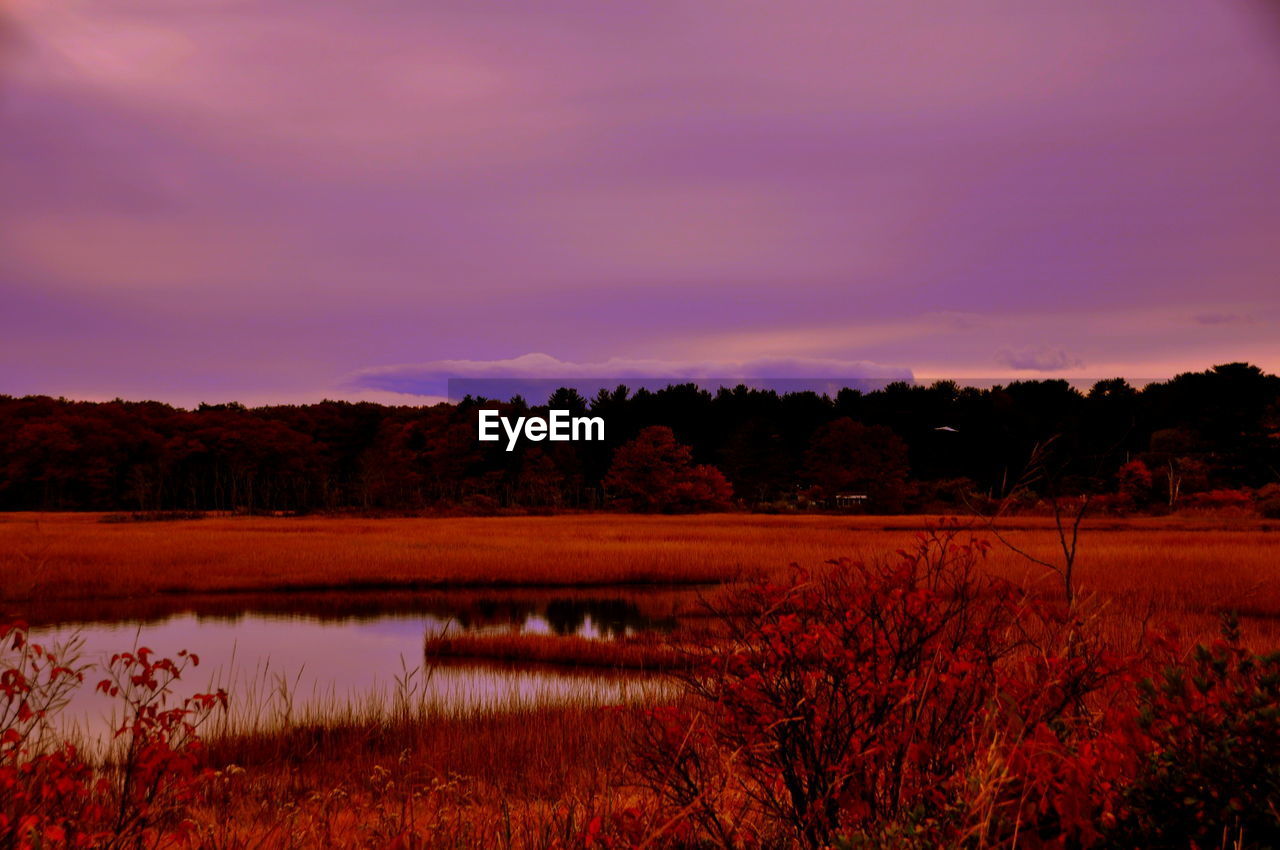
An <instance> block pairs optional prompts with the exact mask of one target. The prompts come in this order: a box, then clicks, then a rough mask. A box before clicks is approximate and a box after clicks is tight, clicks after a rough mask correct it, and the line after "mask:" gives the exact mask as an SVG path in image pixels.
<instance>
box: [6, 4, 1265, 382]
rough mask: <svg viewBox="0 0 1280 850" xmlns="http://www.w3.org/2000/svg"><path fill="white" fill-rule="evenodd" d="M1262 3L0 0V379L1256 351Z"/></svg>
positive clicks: (1260, 343) (1121, 362) (1128, 363)
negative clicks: (0, 24) (1, 23)
mask: <svg viewBox="0 0 1280 850" xmlns="http://www.w3.org/2000/svg"><path fill="white" fill-rule="evenodd" d="M1266 2H1267V0H1118V2H1089V1H1087V0H938V2H933V3H894V2H887V1H886V2H879V0H877V2H859V0H838V2H823V0H804V2H798V3H779V2H770V3H762V2H749V0H646V2H643V3H639V2H633V3H624V2H616V3H615V2H601V0H539V2H523V3H511V2H483V1H482V0H363V2H353V0H341V2H337V0H0V14H6V15H7V19H6V20H5V22H4V26H3V33H4V34H5V35H3V36H0V392H7V393H15V394H24V393H37V392H40V393H51V394H65V395H69V396H74V397H86V398H110V397H113V396H117V395H120V396H124V397H127V398H159V399H162V400H167V401H173V402H177V403H181V404H192V403H194V402H198V401H201V400H207V401H222V400H227V399H232V398H234V399H239V400H241V401H245V402H247V403H262V402H268V401H306V400H315V399H319V398H321V397H325V396H328V397H345V398H372V399H378V400H389V399H394V398H406V397H402V396H397V395H396V394H395V393H394V392H391V390H401V391H406V392H413V391H418V392H428V391H430V386H429V384H430V380H432V379H434V376H436V375H438V374H440V373H443V372H448V371H455V372H461V373H465V374H473V375H487V374H505V373H516V374H530V375H546V376H549V377H559V376H561V375H581V374H633V373H637V372H638V371H643V370H644V369H646V368H648V367H650V366H653V368H654V369H655V370H656V373H658V374H679V373H680V372H681V371H683V370H688V371H691V372H696V373H698V374H704V375H708V374H710V375H721V376H730V375H735V374H750V373H752V372H756V373H759V372H771V371H773V372H778V373H779V374H804V373H806V372H808V373H811V374H823V375H826V374H840V373H844V374H849V375H858V374H860V375H867V374H898V373H902V372H906V371H909V372H911V373H914V374H915V375H917V376H922V377H931V376H939V375H947V376H958V377H966V376H1000V375H1024V376H1043V375H1063V376H1080V375H1084V376H1095V377H1104V376H1109V375H1113V374H1122V375H1128V376H1132V377H1159V376H1164V375H1168V374H1172V373H1173V372H1175V371H1178V370H1183V369H1192V368H1196V369H1198V368H1203V367H1205V366H1207V365H1209V364H1211V363H1214V362H1224V361H1228V360H1237V359H1247V360H1251V361H1253V362H1255V363H1258V364H1259V365H1261V366H1263V367H1265V368H1267V369H1269V370H1273V371H1276V370H1280V332H1278V331H1280V14H1277V13H1276V10H1275V8H1274V7H1268V6H1267V5H1266ZM530 355H537V356H530ZM512 360H514V361H515V362H514V363H512V362H507V361H512ZM441 361H465V362H463V363H443V362H441ZM655 361H656V365H655V364H654V362H655ZM406 400H412V399H406Z"/></svg>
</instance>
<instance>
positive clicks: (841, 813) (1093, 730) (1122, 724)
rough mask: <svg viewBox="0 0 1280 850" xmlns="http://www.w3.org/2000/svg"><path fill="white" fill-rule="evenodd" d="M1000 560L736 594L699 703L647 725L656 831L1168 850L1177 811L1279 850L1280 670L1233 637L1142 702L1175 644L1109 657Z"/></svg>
mask: <svg viewBox="0 0 1280 850" xmlns="http://www.w3.org/2000/svg"><path fill="white" fill-rule="evenodd" d="M985 548H986V547H985V544H984V543H982V542H981V541H977V540H971V539H962V538H961V537H960V535H959V533H958V531H957V530H956V529H955V528H954V527H944V528H942V529H939V530H936V531H934V532H932V533H930V534H926V535H922V536H921V539H920V540H919V543H918V546H917V548H916V549H914V550H913V551H910V552H902V553H900V557H899V559H898V560H897V561H896V562H893V563H890V564H860V563H851V562H848V561H838V562H833V564H832V566H831V567H830V568H829V569H828V570H826V571H824V572H822V573H820V574H815V575H810V574H807V573H805V572H803V571H801V570H798V569H797V570H796V571H795V573H794V575H793V577H792V579H791V580H790V581H789V582H786V583H784V584H760V585H756V586H754V587H751V588H749V589H747V590H745V591H743V592H742V593H740V594H739V595H738V596H737V597H736V598H735V599H734V600H733V603H732V604H731V605H729V606H726V607H725V608H724V609H723V610H721V611H719V612H718V613H719V614H720V616H721V620H722V624H723V625H724V628H725V629H726V630H727V632H728V633H729V639H728V640H727V642H726V644H725V645H724V646H722V647H717V649H718V650H719V651H716V652H714V653H704V654H703V655H702V656H700V657H701V664H700V665H699V666H698V668H697V669H696V670H695V672H694V673H692V674H690V675H688V676H684V677H683V678H682V684H683V691H684V699H683V700H681V701H680V702H679V703H678V704H677V705H675V706H670V707H665V708H662V709H658V710H654V711H651V712H648V713H647V715H646V716H645V718H644V723H643V727H642V728H643V733H642V734H641V736H640V739H639V740H638V741H637V744H636V764H637V770H638V778H639V780H640V781H641V782H642V783H643V784H645V785H647V786H648V787H650V788H652V789H653V790H654V791H656V792H657V793H658V795H659V796H660V798H661V799H662V800H663V802H664V810H663V811H662V812H660V813H658V814H657V815H656V817H655V820H654V821H652V822H651V824H650V828H651V829H659V830H662V831H663V833H664V834H667V835H670V834H671V832H672V830H674V829H675V828H676V826H677V825H681V826H682V828H684V829H686V830H692V831H693V833H694V834H696V835H697V836H699V840H700V841H703V842H705V843H708V844H712V845H716V846H724V847H750V846H761V847H763V846H778V845H782V846H791V845H798V846H802V847H809V848H820V847H828V846H843V843H850V844H852V845H854V846H863V844H864V843H869V844H871V845H874V846H880V845H881V844H882V843H884V842H887V841H890V840H892V841H901V842H904V843H911V842H912V841H914V842H917V843H918V844H919V845H920V846H939V845H942V844H947V845H966V844H976V845H977V846H1018V847H1032V848H1063V850H1065V848H1087V847H1095V846H1101V845H1104V844H1114V843H1116V842H1119V843H1120V845H1121V846H1166V845H1163V844H1159V840H1160V839H1161V837H1162V836H1166V835H1167V836H1170V837H1172V838H1176V835H1177V831H1176V830H1173V829H1164V830H1162V828H1161V827H1160V826H1159V823H1160V822H1161V819H1162V818H1165V819H1167V818H1168V817H1169V816H1168V815H1167V811H1168V810H1170V809H1176V808H1177V807H1178V806H1179V805H1183V807H1184V808H1186V807H1188V806H1190V808H1186V810H1187V811H1188V812H1189V814H1187V816H1186V817H1187V819H1189V820H1190V822H1191V826H1194V827H1195V829H1191V826H1188V825H1186V824H1183V825H1181V826H1179V827H1178V829H1180V830H1181V831H1182V833H1183V834H1184V835H1190V834H1203V836H1204V837H1205V838H1206V840H1208V839H1209V838H1211V837H1212V836H1214V835H1217V836H1219V838H1220V837H1221V835H1222V834H1223V830H1224V828H1225V829H1228V830H1230V829H1233V828H1234V829H1235V832H1234V833H1232V834H1235V835H1237V836H1238V835H1239V834H1240V833H1241V832H1243V833H1244V834H1245V838H1246V840H1245V841H1244V843H1243V845H1242V846H1270V845H1269V843H1268V842H1270V840H1271V839H1272V838H1280V833H1277V832H1276V829H1277V823H1280V820H1278V819H1277V817H1276V810H1275V802H1276V800H1277V799H1280V767H1273V766H1274V765H1277V764H1280V750H1277V747H1278V746H1280V743H1277V742H1280V655H1277V656H1275V657H1271V658H1267V659H1261V658H1258V657H1255V656H1251V655H1250V654H1248V653H1246V652H1245V651H1243V650H1241V649H1240V648H1239V643H1238V641H1234V642H1232V641H1230V640H1229V641H1228V642H1227V643H1225V644H1223V645H1222V646H1219V647H1215V648H1211V649H1200V650H1198V651H1197V654H1196V655H1195V668H1194V672H1192V673H1182V672H1178V670H1179V669H1180V668H1177V667H1173V668H1169V670H1171V671H1173V672H1166V673H1164V674H1163V675H1164V676H1165V677H1166V679H1167V681H1168V682H1171V683H1176V686H1175V685H1174V684H1166V686H1163V687H1156V686H1153V685H1146V686H1145V687H1142V688H1140V687H1139V680H1140V676H1141V673H1142V671H1143V670H1150V669H1154V668H1153V659H1154V656H1155V653H1156V651H1157V650H1159V651H1161V652H1165V653H1169V652H1172V651H1173V650H1172V648H1171V644H1170V643H1169V642H1167V641H1164V640H1162V639H1159V640H1158V639H1153V640H1152V641H1150V642H1149V645H1148V648H1147V649H1146V650H1145V651H1144V652H1143V654H1141V655H1131V656H1117V655H1115V654H1114V653H1112V652H1111V651H1109V650H1108V649H1107V647H1106V646H1105V644H1104V642H1103V640H1102V639H1101V636H1100V634H1099V630H1098V629H1097V628H1096V623H1095V622H1094V621H1093V620H1092V619H1091V618H1089V617H1086V616H1083V615H1082V614H1081V613H1080V607H1079V606H1076V607H1075V608H1064V607H1061V606H1057V605H1051V604H1045V603H1044V602H1043V601H1042V600H1038V599H1036V598H1034V597H1032V596H1030V595H1028V594H1027V593H1025V592H1023V591H1022V590H1020V589H1018V588H1016V587H1013V586H1011V585H1009V584H1007V583H1005V582H1002V581H999V580H995V579H992V578H989V577H986V576H984V575H983V574H981V573H980V572H979V571H978V570H977V569H976V567H977V565H978V563H979V561H980V560H981V558H982V556H983V554H984V552H985ZM1169 677H1172V678H1169ZM1188 681H1189V682H1191V683H1193V684H1194V687H1191V686H1188V685H1187V682H1188ZM1139 697H1141V700H1142V706H1143V710H1142V713H1141V714H1139V712H1138V711H1137V710H1135V708H1134V706H1135V704H1137V703H1138V701H1139ZM1207 754H1211V755H1207ZM1170 777H1176V778H1170ZM1233 777H1234V779H1233ZM1242 777H1243V778H1245V779H1247V787H1246V788H1243V789H1241V788H1234V786H1235V785H1236V784H1237V783H1238V782H1239V781H1240V778H1242ZM1193 803H1194V805H1192V804H1193ZM1250 813H1252V814H1250ZM663 824H665V825H663ZM608 827H609V825H608V824H606V825H605V828H603V832H604V833H607V834H610V835H613V836H614V839H615V840H621V838H623V837H625V836H626V835H627V831H626V830H624V829H623V828H622V827H621V825H619V828H618V830H616V831H611V830H610V829H609V828H608ZM1188 830H1191V831H1189V832H1188ZM1214 830H1217V831H1216V832H1215V831H1214ZM1126 841H1128V842H1129V843H1127V844H1126V843H1125V842H1126ZM1153 842H1154V843H1153ZM1250 842H1253V843H1250ZM1259 842H1260V843H1259ZM597 843H599V840H598V839H597ZM1175 845H1176V840H1175V841H1174V842H1173V843H1171V844H1169V845H1167V846H1175ZM619 846H620V845H619ZM1181 846H1186V843H1185V840H1184V841H1183V844H1182V845H1181ZM1201 846H1204V845H1203V844H1202V845H1201ZM1214 846H1216V845H1214Z"/></svg>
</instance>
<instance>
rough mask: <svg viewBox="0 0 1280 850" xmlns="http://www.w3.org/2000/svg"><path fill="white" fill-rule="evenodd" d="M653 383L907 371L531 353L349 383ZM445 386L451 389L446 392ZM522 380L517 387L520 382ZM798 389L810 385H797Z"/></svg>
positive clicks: (860, 377)
mask: <svg viewBox="0 0 1280 850" xmlns="http://www.w3.org/2000/svg"><path fill="white" fill-rule="evenodd" d="M654 380H656V381H657V382H658V383H659V384H667V383H670V382H673V381H676V382H695V383H696V382H700V381H709V382H715V381H717V380H733V381H742V382H744V383H748V384H751V385H782V386H786V387H791V388H813V389H815V390H816V391H825V390H827V389H829V388H838V387H839V386H883V385H884V384H886V383H889V382H890V381H910V380H913V375H912V372H911V370H910V369H908V368H905V367H902V366H889V365H885V364H882V363H872V362H869V361H865V360H835V359H826V358H809V357H762V358H756V359H751V360H742V361H729V360H660V359H644V358H641V359H635V358H616V357H615V358H610V359H608V360H603V361H599V362H594V363H591V362H574V361H569V360H560V359H558V358H556V357H552V356H550V355H548V354H540V353H531V354H524V355H521V356H519V357H512V358H508V359H504V360H433V361H429V362H425V363H407V364H400V365H392V366H378V367H374V368H369V369H362V370H360V371H358V372H356V373H354V374H353V375H351V376H350V377H349V378H348V382H347V383H348V385H349V386H352V387H356V388H362V389H373V390H381V391H384V392H395V393H407V394H412V395H441V394H444V393H446V392H449V390H451V389H452V390H454V391H453V392H449V394H450V395H451V396H452V395H457V394H459V393H458V392H457V386H456V385H458V384H461V385H467V386H470V387H486V386H488V387H492V388H493V391H491V392H489V393H486V394H487V395H489V396H490V397H503V396H504V395H509V394H510V390H511V389H512V388H513V387H515V388H517V389H519V387H520V386H528V387H530V388H535V389H541V388H545V387H550V388H551V389H554V388H555V387H554V386H553V385H559V384H560V383H563V384H566V385H573V386H575V387H579V388H582V387H588V388H596V387H611V386H614V385H616V384H617V383H622V382H629V383H630V384H631V385H632V386H636V385H640V384H645V385H647V383H648V382H649V381H654ZM450 382H454V383H455V386H453V387H451V386H450ZM522 382H523V383H522ZM801 383H804V384H807V385H811V387H809V386H806V387H800V386H799V385H800V384H801Z"/></svg>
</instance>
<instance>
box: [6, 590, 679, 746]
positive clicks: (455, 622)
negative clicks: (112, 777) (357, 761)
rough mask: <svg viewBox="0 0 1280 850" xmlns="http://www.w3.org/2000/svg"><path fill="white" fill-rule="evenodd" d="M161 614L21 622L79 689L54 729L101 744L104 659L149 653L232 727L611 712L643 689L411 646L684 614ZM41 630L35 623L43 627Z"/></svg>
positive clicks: (643, 604) (567, 605)
mask: <svg viewBox="0 0 1280 850" xmlns="http://www.w3.org/2000/svg"><path fill="white" fill-rule="evenodd" d="M181 605H182V608H181V609H180V610H171V611H169V612H168V613H166V612H165V610H164V606H163V604H160V605H157V604H156V603H155V602H154V601H151V602H149V603H146V604H145V605H143V606H142V607H137V608H135V609H134V610H129V609H128V608H127V607H126V608H118V609H116V610H110V609H101V608H99V609H96V610H95V609H68V608H67V607H66V606H61V607H60V608H59V609H54V610H52V611H47V612H39V611H37V612H33V613H34V614H35V615H36V616H33V617H32V618H31V620H32V622H33V626H32V629H31V637H32V639H33V640H35V641H37V642H40V643H44V644H46V645H56V644H60V643H65V642H67V641H77V642H78V644H79V655H80V658H81V660H82V661H83V662H88V663H92V664H94V665H95V667H94V668H93V669H91V670H90V671H88V672H87V673H86V676H85V685H84V687H82V688H80V690H79V691H78V692H77V693H76V695H75V697H74V698H73V701H72V703H71V704H70V705H69V706H68V707H67V709H66V710H65V711H64V712H63V720H62V721H61V723H60V724H59V725H60V726H62V727H63V728H64V729H75V730H79V731H81V732H82V733H83V734H84V736H85V737H86V738H88V739H90V740H94V739H101V738H102V736H103V735H104V734H105V733H107V732H108V731H109V730H110V729H112V728H115V726H116V725H118V719H117V718H115V717H114V716H113V714H112V711H113V708H114V707H115V705H116V703H115V702H114V701H112V700H110V699H108V698H107V697H105V696H102V695H100V694H97V693H95V692H94V689H93V685H94V684H95V683H96V682H97V681H99V680H100V679H102V678H103V677H104V673H103V665H104V664H105V663H106V661H107V660H108V659H109V658H110V657H111V655H112V654H113V653H116V652H121V651H127V650H132V649H135V648H138V647H144V646H145V647H148V648H150V649H151V650H152V651H153V652H155V653H156V654H157V655H162V656H163V655H168V656H171V657H172V656H176V654H177V653H178V651H179V650H182V649H186V650H188V651H190V652H193V653H196V654H198V656H199V658H200V664H199V666H198V667H195V668H190V669H189V670H188V671H187V672H186V673H184V675H183V677H182V680H181V681H180V682H179V683H177V684H176V685H175V687H174V692H175V695H176V696H178V697H181V696H186V695H189V694H191V693H196V692H200V691H210V690H214V689H217V688H225V689H226V690H227V691H228V693H229V694H230V697H231V703H232V710H231V713H230V716H231V718H232V721H233V723H234V724H235V725H237V726H240V725H244V726H254V725H262V724H273V723H280V722H299V721H305V720H306V719H307V718H308V717H316V716H322V715H323V714H325V713H326V712H332V711H335V710H342V709H344V708H347V707H351V708H356V709H360V708H370V707H373V708H377V707H389V706H391V705H392V704H393V703H394V702H395V700H396V699H397V695H398V694H406V693H407V694H411V695H412V697H413V699H414V701H415V702H417V701H421V702H422V703H425V704H427V705H429V706H432V707H436V708H441V709H446V710H460V711H465V710H470V709H483V708H502V707H514V706H518V705H530V704H534V705H536V704H546V703H556V702H565V701H573V702H587V703H592V704H617V703H622V702H627V701H631V700H634V699H638V698H641V697H643V696H645V695H646V694H651V693H653V692H654V691H655V689H656V688H660V687H661V684H660V683H659V682H658V681H657V680H656V679H654V678H653V677H646V676H640V675H636V674H619V673H613V672H609V671H601V670H598V669H596V670H577V669H574V668H565V667H548V666H532V665H526V666H514V665H496V664H489V663H468V662H457V661H455V662H446V663H431V664H428V663H425V661H424V655H423V643H424V641H425V640H426V639H428V638H430V637H435V636H439V635H442V634H444V635H458V634H477V635H496V634H521V633H524V634H541V635H559V636H565V637H568V636H576V637H580V638H585V639H588V640H616V639H618V638H620V637H623V636H626V635H633V634H637V633H639V632H644V631H666V630H670V629H673V628H675V627H676V624H677V622H678V619H677V616H676V614H675V612H676V611H678V610H679V609H680V608H681V607H682V605H684V602H682V601H681V600H680V599H679V598H678V597H676V596H672V595H670V594H668V595H666V596H662V595H657V594H653V595H649V594H645V593H642V592H637V593H635V594H631V595H629V596H627V597H623V596H617V597H607V598H600V597H590V596H580V595H579V596H571V595H555V594H552V593H541V594H539V593H533V594H526V595H523V596H493V595H484V594H477V593H474V592H471V593H459V594H452V595H451V594H432V595H429V596H421V597H415V596H412V595H400V596H388V595H376V594H375V595H341V596H338V595H335V594H327V595H322V596H316V597H315V598H301V597H291V598H287V599H263V598H257V597H247V598H244V599H235V598H228V597H219V598H216V599H210V600H203V601H201V600H196V601H192V600H185V601H183V602H182V603H181ZM42 621H43V622H42Z"/></svg>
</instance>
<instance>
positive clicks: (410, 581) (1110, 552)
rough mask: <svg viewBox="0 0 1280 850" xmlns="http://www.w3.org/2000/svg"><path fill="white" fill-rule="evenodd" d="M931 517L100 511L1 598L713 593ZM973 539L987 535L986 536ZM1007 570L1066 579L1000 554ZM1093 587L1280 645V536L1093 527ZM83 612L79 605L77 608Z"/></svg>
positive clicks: (1088, 583)
mask: <svg viewBox="0 0 1280 850" xmlns="http://www.w3.org/2000/svg"><path fill="white" fill-rule="evenodd" d="M928 521H929V520H928V518H924V517H850V516H759V515H747V514H725V515H696V516H634V515H619V514H587V515H577V514H575V515H564V516H552V517H493V518H395V519H360V518H258V517H223V518H207V519H203V520H193V521H176V522H150V523H143V522H139V523H120V524H104V523H102V522H100V516H98V515H94V514H6V515H0V601H3V602H5V603H7V604H8V607H11V608H15V607H16V608H19V609H20V608H22V607H24V603H27V602H30V601H31V600H37V599H38V600H43V601H48V600H51V599H65V600H72V599H80V600H86V601H87V600H95V601H99V602H101V601H102V600H107V599H132V600H146V599H152V600H154V599H156V597H157V595H160V594H165V595H168V594H223V593H228V592H258V593H263V592H279V591H290V593H287V594H283V595H284V596H287V597H292V596H294V594H297V593H301V592H303V591H317V590H326V589H332V590H344V589H345V590H357V589H361V590H399V591H406V590H418V591H424V590H429V589H440V588H447V587H473V588H495V587H502V586H507V587H518V586H530V587H532V586H541V587H557V588H569V587H573V586H587V585H595V586H601V585H636V586H640V585H650V586H652V585H655V584H659V585H661V584H672V585H680V584H708V583H715V582H723V581H727V580H732V579H734V578H737V577H740V576H743V575H749V574H753V573H760V572H768V571H774V570H781V569H785V568H786V565H787V564H789V563H792V562H796V563H799V564H801V565H810V566H812V565H817V564H821V563H823V562H824V561H826V560H828V559H831V558H837V557H848V558H853V559H860V558H876V557H886V556H891V554H892V552H893V551H894V550H896V549H898V548H901V547H902V546H904V545H908V544H909V543H910V541H911V537H912V534H913V532H914V531H916V530H918V529H920V528H922V527H923V526H924V524H925V523H927V522H928ZM1000 528H1001V529H1002V533H1003V534H1004V535H1005V536H1006V537H1007V538H1008V539H1009V540H1010V541H1011V542H1013V543H1014V544H1015V545H1017V546H1019V547H1022V548H1024V549H1026V550H1027V551H1029V552H1031V553H1033V554H1036V555H1037V556H1039V557H1042V558H1044V559H1045V560H1049V561H1057V560H1059V559H1060V557H1061V556H1060V554H1059V553H1058V551H1057V546H1058V542H1057V537H1056V534H1055V533H1054V531H1053V526H1052V522H1051V520H1049V519H1047V518H1040V517H1015V518H1011V519H1007V520H1002V521H1001V525H1000ZM975 533H977V534H979V535H981V536H987V537H989V536H990V535H989V533H984V531H983V530H982V529H981V528H977V529H976V530H975ZM988 565H989V568H990V569H991V570H992V572H994V573H996V574H999V575H1003V576H1006V577H1009V578H1012V579H1014V580H1016V581H1019V582H1042V583H1043V586H1044V587H1045V589H1046V591H1048V592H1054V591H1055V589H1056V584H1055V581H1056V579H1055V578H1054V577H1052V576H1049V575H1047V574H1046V571H1045V569H1044V568H1043V567H1040V566H1037V565H1035V564H1032V563H1030V562H1029V561H1027V560H1026V559H1025V558H1023V557H1021V556H1020V555H1017V554H1015V553H1013V552H1011V551H1009V550H1008V549H1007V548H1005V547H1003V546H1001V545H999V544H998V543H997V544H996V545H994V546H993V548H992V551H991V555H990V558H989V560H988ZM1077 576H1078V579H1077V582H1078V586H1079V588H1080V590H1081V592H1082V593H1084V594H1093V595H1094V596H1095V598H1097V599H1098V600H1100V601H1103V602H1105V603H1106V604H1107V605H1108V607H1109V608H1110V609H1111V613H1112V614H1114V615H1118V617H1119V618H1120V619H1122V620H1128V621H1133V622H1137V621H1146V622H1162V621H1166V620H1172V621H1175V622H1177V623H1178V624H1179V625H1180V626H1181V627H1183V628H1184V630H1185V631H1186V632H1187V633H1188V635H1189V636H1196V635H1201V634H1206V635H1207V634H1212V633H1213V630H1214V628H1215V626H1214V620H1215V617H1216V614H1217V612H1219V611H1222V610H1234V611H1237V612H1238V613H1240V614H1241V615H1242V617H1243V618H1244V619H1245V622H1246V624H1247V626H1248V630H1249V632H1250V634H1251V635H1252V636H1253V638H1254V640H1257V641H1260V642H1268V641H1271V640H1272V639H1273V638H1274V639H1275V640H1274V643H1273V645H1280V525H1278V524H1277V523H1275V522H1266V521H1259V520H1253V519H1248V518H1241V517H1227V518H1221V519H1216V518H1206V517H1161V518H1135V519H1110V518H1107V519H1097V520H1089V521H1086V523H1085V525H1084V528H1083V531H1082V535H1081V543H1080V556H1079V560H1078V564H1077ZM68 604H71V603H70V602H68Z"/></svg>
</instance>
